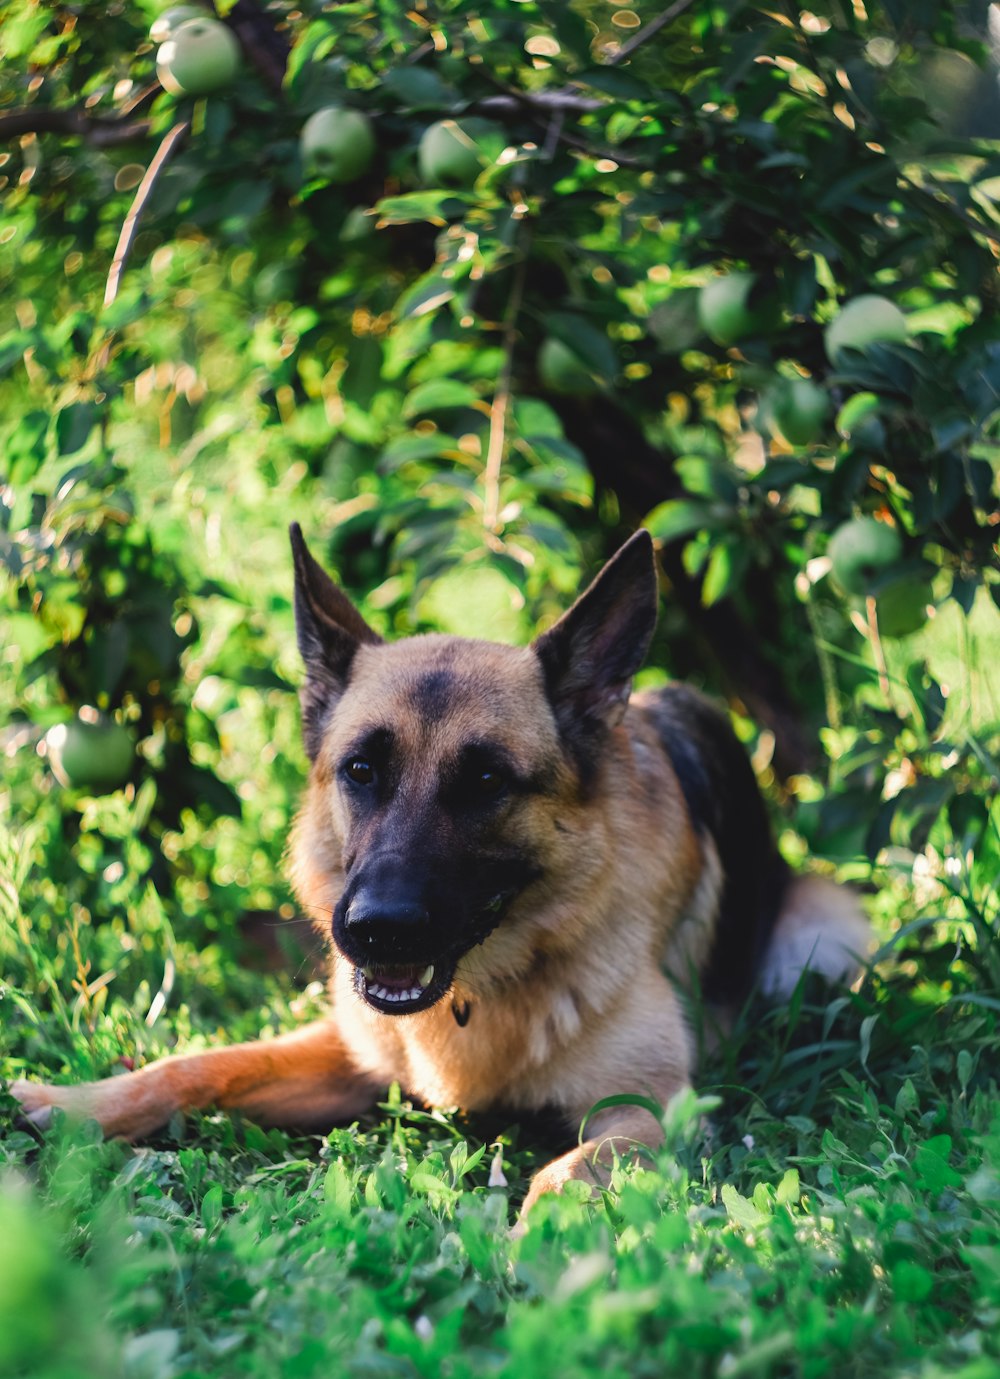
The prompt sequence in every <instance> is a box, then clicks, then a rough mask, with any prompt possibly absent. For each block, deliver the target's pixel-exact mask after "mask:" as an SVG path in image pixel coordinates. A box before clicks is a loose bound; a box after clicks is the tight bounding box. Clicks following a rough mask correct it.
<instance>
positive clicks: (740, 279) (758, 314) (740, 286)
mask: <svg viewBox="0 0 1000 1379" xmlns="http://www.w3.org/2000/svg"><path fill="white" fill-rule="evenodd" d="M756 286H757V275H756V274H755V273H742V272H740V273H726V274H724V275H723V276H722V277H718V278H711V279H710V280H709V281H708V282H707V283H706V284H705V286H704V287H703V288H702V289H701V292H700V293H699V296H698V319H699V320H700V321H701V324H702V328H703V329H704V331H705V334H706V335H708V336H709V337H710V338H711V339H712V340H714V341H715V343H716V344H717V345H724V346H729V345H735V344H736V342H737V340H745V339H746V337H747V336H748V335H760V334H761V333H762V332H765V331H767V330H770V329H771V327H772V326H773V325H774V324H775V322H776V320H777V310H776V304H775V302H774V301H773V299H770V298H766V299H765V300H763V301H754V302H751V300H750V298H751V294H752V293H753V292H754V289H755V288H756Z"/></svg>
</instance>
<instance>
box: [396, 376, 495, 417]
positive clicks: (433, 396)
mask: <svg viewBox="0 0 1000 1379" xmlns="http://www.w3.org/2000/svg"><path fill="white" fill-rule="evenodd" d="M478 401H479V394H478V393H477V392H476V391H475V389H474V388H470V387H469V385H468V383H461V382H460V381H459V380H458V379H456V378H433V379H431V380H430V382H428V383H421V384H420V385H419V386H418V387H416V388H414V389H413V391H412V392H411V393H410V394H409V395H408V396H407V399H406V401H405V402H404V403H403V416H404V417H406V418H407V419H408V420H412V419H413V418H414V417H419V416H423V415H425V413H427V412H441V411H445V412H446V411H453V410H454V409H455V408H456V407H471V406H473V405H474V404H475V403H477V402H478Z"/></svg>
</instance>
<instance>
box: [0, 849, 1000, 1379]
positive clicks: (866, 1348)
mask: <svg viewBox="0 0 1000 1379" xmlns="http://www.w3.org/2000/svg"><path fill="white" fill-rule="evenodd" d="M2 852H3V857H2V864H0V874H2V876H3V884H2V888H0V893H2V897H3V899H2V902H0V906H2V908H0V915H2V919H0V925H2V927H0V960H2V963H3V969H2V970H3V975H4V985H3V988H2V1005H0V1014H2V1017H3V1043H2V1052H3V1059H2V1062H0V1072H2V1073H3V1074H4V1075H6V1076H16V1075H20V1074H21V1073H22V1072H23V1071H25V1070H30V1071H31V1072H32V1073H33V1074H39V1075H55V1076H57V1077H68V1078H77V1077H85V1076H90V1075H93V1074H94V1073H102V1074H103V1073H108V1072H112V1071H113V1070H114V1067H115V1065H116V1062H117V1061H118V1059H119V1057H120V1055H121V1054H122V1053H127V1054H136V1053H137V1054H139V1056H141V1057H151V1056H155V1055H156V1054H158V1053H160V1052H162V1051H163V1050H165V1049H167V1048H169V1047H171V1046H172V1045H173V1043H174V1041H175V1040H179V1041H180V1042H181V1043H183V1044H185V1045H188V1046H191V1045H197V1044H201V1043H204V1042H209V1041H216V1040H224V1039H231V1038H237V1037H242V1036H246V1035H248V1034H251V1033H252V1032H253V1031H254V1029H255V1027H263V1028H266V1029H274V1028H278V1027H284V1026H287V1025H290V1024H292V1023H294V1022H295V1020H296V1019H300V1018H303V1017H304V1016H305V1015H307V1014H308V1013H309V1011H310V1010H311V1009H312V1007H313V1006H314V1005H315V1004H316V1002H317V1000H318V996H317V994H316V992H315V991H308V992H305V993H303V992H301V991H297V990H296V989H295V988H294V987H293V986H292V985H291V984H290V982H289V980H288V979H287V977H284V976H269V975H261V974H259V973H254V972H249V971H247V970H246V969H245V968H241V967H240V966H238V965H237V963H236V959H235V956H234V952H235V950H234V947H233V945H232V944H230V945H229V946H227V945H226V944H225V943H224V942H222V941H221V940H220V941H219V942H216V943H212V944H207V945H205V944H201V943H199V942H198V941H196V940H195V938H194V937H184V936H178V935H177V934H176V933H175V934H173V936H172V938H171V939H170V942H169V943H165V942H164V940H163V938H162V935H163V933H164V927H163V926H164V924H165V916H164V914H163V913H162V910H161V909H160V908H159V906H158V902H156V901H155V899H154V898H152V896H151V895H149V894H147V895H146V896H143V897H140V899H139V901H138V903H136V904H134V905H133V904H129V903H126V904H125V905H124V906H123V910H122V913H121V915H120V916H119V917H118V918H117V919H116V920H115V921H114V922H113V923H105V924H101V925H94V926H86V925H83V924H80V923H78V922H77V920H76V919H75V918H74V916H73V914H72V913H71V914H69V915H66V914H65V913H59V911H58V908H57V903H58V893H57V892H56V891H55V890H53V888H52V887H51V886H47V885H46V884H43V883H42V881H41V880H40V878H39V877H38V876H37V875H33V874H32V873H31V871H30V869H29V867H28V864H27V850H26V849H25V848H23V847H21V848H19V847H17V846H15V845H14V843H13V841H12V840H11V839H6V840H5V841H4V847H3V849H2ZM908 896H909V891H908V889H907V888H905V887H893V886H892V885H891V884H890V883H889V881H888V879H886V884H885V886H884V888H883V891H882V894H881V899H880V901H879V905H880V907H881V910H882V911H884V912H885V913H884V914H883V915H882V919H881V922H883V923H885V922H886V919H887V916H889V915H890V912H891V916H892V917H893V918H894V920H895V922H896V923H898V922H899V920H900V919H905V918H907V914H906V911H905V902H906V899H907V897H908ZM939 899H940V897H939ZM938 915H939V917H935V916H934V915H931V914H926V915H924V916H923V917H922V918H920V917H915V916H910V918H911V920H912V922H911V923H910V924H909V925H908V926H906V927H905V928H904V929H903V930H902V932H901V933H900V934H899V935H898V936H897V938H896V939H895V940H894V943H893V945H892V948H893V951H892V952H891V954H889V953H887V954H886V955H885V960H884V961H883V962H882V963H881V964H880V965H879V969H878V971H877V972H876V973H875V974H874V975H873V976H872V977H871V979H870V980H869V981H868V982H867V983H866V984H865V985H864V987H863V988H862V989H861V991H860V992H858V993H855V994H849V993H832V994H831V993H829V992H826V991H822V990H817V989H813V988H812V987H808V988H802V989H800V990H799V992H798V993H797V995H796V997H795V999H794V1000H793V1002H792V1006H791V1009H790V1010H787V1011H773V1010H769V1009H768V1008H767V1007H765V1006H762V1005H754V1006H752V1007H751V1008H750V1009H748V1010H747V1011H746V1012H745V1013H744V1017H743V1018H742V1019H741V1021H740V1022H739V1023H738V1025H737V1028H736V1030H735V1031H734V1033H733V1035H732V1037H731V1039H729V1040H728V1041H726V1042H725V1043H724V1044H723V1045H722V1046H721V1047H720V1048H719V1049H718V1050H717V1051H716V1052H715V1053H714V1054H712V1055H711V1056H710V1057H709V1058H707V1060H706V1062H705V1066H704V1068H703V1071H702V1077H701V1082H700V1087H701V1090H702V1092H703V1093H704V1094H705V1096H704V1097H703V1099H702V1100H701V1101H699V1100H698V1099H696V1098H695V1096H694V1095H693V1094H692V1095H690V1096H689V1097H686V1098H682V1099H681V1100H680V1101H679V1102H678V1103H677V1104H675V1105H673V1106H671V1107H670V1108H668V1109H667V1113H666V1121H667V1145H666V1147H665V1149H664V1150H663V1152H662V1153H660V1154H659V1155H658V1156H656V1159H655V1162H653V1161H650V1162H648V1163H643V1164H641V1165H639V1166H630V1167H627V1168H626V1167H622V1168H621V1169H620V1170H619V1171H618V1173H617V1174H616V1176H615V1180H614V1183H613V1185H612V1188H611V1190H610V1191H609V1192H608V1193H607V1194H605V1195H604V1197H603V1198H602V1199H601V1200H599V1201H598V1202H596V1203H586V1202H584V1201H582V1200H580V1199H579V1197H578V1196H576V1195H571V1194H567V1195H566V1197H564V1198H563V1199H559V1200H551V1201H546V1202H545V1203H543V1204H542V1206H541V1208H540V1210H539V1212H538V1214H537V1216H536V1217H535V1218H534V1219H533V1220H532V1223H531V1229H530V1230H529V1231H528V1233H527V1235H526V1236H525V1237H524V1238H523V1239H521V1240H517V1241H512V1240H511V1239H510V1237H509V1234H508V1227H509V1225H510V1224H511V1222H512V1221H513V1219H514V1217H515V1213H516V1208H517V1203H518V1201H519V1199H520V1197H521V1195H522V1193H523V1191H524V1189H525V1185H526V1183H527V1180H528V1178H529V1176H530V1173H531V1171H532V1169H533V1167H535V1166H537V1164H538V1163H539V1162H541V1161H542V1159H543V1156H544V1153H545V1147H544V1145H542V1144H541V1143H540V1142H537V1141H536V1140H534V1139H533V1138H532V1137H531V1134H530V1133H526V1132H524V1131H523V1130H521V1129H519V1128H518V1127H516V1126H497V1125H486V1124H484V1123H480V1122H473V1123H469V1122H466V1121H465V1120H463V1119H462V1118H460V1117H459V1116H457V1115H455V1114H439V1113H434V1114H428V1113H426V1112H422V1111H420V1110H417V1109H414V1108H412V1107H410V1106H409V1105H408V1104H407V1103H406V1102H405V1101H404V1100H402V1099H400V1097H399V1096H398V1094H396V1095H391V1096H390V1098H389V1100H388V1101H387V1102H386V1104H385V1106H384V1107H383V1108H382V1111H381V1112H380V1114H379V1115H377V1116H376V1117H373V1118H372V1119H371V1120H369V1121H366V1122H365V1123H363V1124H362V1125H361V1126H360V1127H357V1126H355V1127H348V1128H342V1129H337V1130H334V1131H333V1132H332V1133H331V1134H330V1135H329V1136H328V1137H326V1138H317V1137H310V1138H297V1137H292V1136H288V1135H285V1134H280V1133H277V1132H270V1133H268V1132H264V1131H262V1130H260V1129H259V1128H257V1127H255V1126H253V1125H251V1124H248V1123H244V1122H240V1121H238V1120H234V1119H230V1118H227V1117H223V1116H216V1115H206V1116H191V1117H187V1118H186V1119H183V1120H181V1119H180V1118H178V1120H177V1121H176V1122H175V1123H174V1124H172V1125H171V1126H170V1127H169V1129H168V1130H167V1131H166V1132H165V1133H164V1134H163V1136H162V1137H161V1138H160V1139H158V1140H157V1141H156V1142H155V1143H153V1144H152V1145H149V1146H145V1147H142V1148H139V1149H134V1148H131V1147H128V1146H126V1145H123V1144H119V1143H112V1144H104V1143H102V1142H100V1141H99V1139H98V1137H97V1135H96V1131H95V1128H94V1127H92V1126H87V1125H73V1124H69V1123H66V1122H60V1123H58V1124H57V1125H56V1126H55V1128H54V1129H53V1130H52V1131H51V1132H50V1133H49V1134H47V1135H46V1136H44V1137H40V1136H37V1135H35V1134H33V1133H28V1132H26V1131H25V1130H24V1129H21V1128H18V1126H17V1124H16V1121H15V1118H14V1115H13V1110H14V1108H13V1106H12V1104H11V1102H10V1101H9V1099H8V1098H6V1097H4V1096H2V1095H0V1134H2V1139H0V1161H2V1164H3V1167H2V1170H0V1375H3V1376H4V1379H8V1377H9V1379H15V1377H17V1379H21V1376H23V1379H78V1377H79V1379H83V1376H89V1375H92V1374H100V1375H102V1376H109V1377H110V1376H119V1375H120V1376H124V1377H126V1379H195V1377H196V1376H206V1379H207V1376H212V1379H224V1376H230V1375H232V1376H260V1377H261V1379H278V1377H279V1376H280V1377H282V1379H283V1377H284V1376H289V1379H292V1377H293V1376H294V1377H295V1379H298V1376H302V1379H311V1377H312V1376H316V1379H320V1377H321V1376H322V1379H328V1376H331V1375H339V1374H345V1375H352V1376H353V1375H359V1376H360V1375H364V1376H369V1375H370V1376H395V1375H399V1376H413V1375H420V1376H439V1375H455V1376H466V1375H468V1376H472V1375H475V1376H483V1375H487V1376H488V1375H519V1376H520V1375H528V1376H531V1375H539V1376H545V1377H546V1379H549V1377H550V1376H556V1375H558V1376H560V1379H562V1376H576V1375H581V1376H583V1375H588V1376H589V1375H594V1374H597V1373H608V1374H629V1375H649V1376H660V1375H664V1374H668V1375H672V1374H678V1375H680V1374H683V1375H684V1376H685V1379H688V1376H696V1375H706V1376H707V1375H713V1376H714V1375H719V1376H737V1375H740V1376H742V1375H747V1376H770V1375H774V1376H780V1375H806V1376H821V1375H845V1376H848V1375H850V1376H855V1375H856V1376H863V1375H865V1376H866V1375H871V1376H886V1375H892V1376H895V1375H915V1376H917V1375H919V1376H932V1375H939V1374H941V1375H944V1374H949V1375H956V1374H957V1375H960V1376H963V1379H980V1377H981V1379H986V1376H992V1375H994V1374H996V1373H997V1372H998V1367H1000V1097H998V1094H997V1088H996V1083H995V1082H994V1080H993V1074H994V1071H995V1067H996V1048H997V1046H998V1041H997V1009H998V1008H1000V1003H998V1002H996V1001H995V1000H993V999H992V998H991V997H990V996H989V995H987V994H985V992H986V985H987V983H986V981H985V980H984V976H985V973H984V969H983V967H982V962H983V961H984V960H985V958H986V957H987V956H989V955H988V954H987V953H986V951H985V950H986V945H987V937H988V936H987V935H984V934H983V933H981V932H978V931H977V929H976V926H975V924H974V923H973V922H972V921H971V920H970V919H969V904H968V903H967V898H966V901H963V900H962V899H961V897H959V899H958V900H957V901H956V900H955V899H954V898H952V899H951V900H948V902H947V904H946V905H944V906H943V908H939V911H938ZM166 932H168V933H169V929H168V930H167V931H166ZM157 934H159V935H161V937H160V938H159V939H158V940H156V941H154V936H155V935H157ZM123 937H125V938H126V939H127V940H128V941H127V942H126V943H125V944H124V945H123V943H122V939H123ZM168 951H169V952H170V953H171V955H172V962H173V964H174V966H175V968H176V979H175V982H174V985H173V987H172V989H171V990H170V992H169V995H168V996H167V998H166V1001H165V1004H164V1001H163V1000H160V1001H156V996H157V993H158V992H161V991H163V992H165V991H166V990H167V985H166V984H165V983H164V981H163V975H164V953H165V952H168ZM109 972H113V973H115V974H116V975H114V977H113V979H110V980H109V979H107V974H108V973H109ZM102 978H104V979H105V981H104V984H101V979H102ZM74 983H75V986H74ZM95 988H96V989H95ZM119 988H120V989H119ZM154 1003H155V1007H156V1008H158V1009H160V1010H161V1013H160V1015H159V1018H158V1019H157V1020H156V1021H155V1022H154V1023H153V1025H152V1026H149V1025H147V1024H146V1023H145V1018H144V1017H145V1015H146V1012H147V1011H148V1010H149V1009H150V1007H151V1006H153V1005H154ZM497 1167H500V1168H502V1173H503V1176H504V1178H506V1180H507V1185H506V1186H490V1181H491V1168H492V1169H493V1171H494V1174H495V1172H496V1168H497ZM493 1181H494V1182H495V1181H497V1179H496V1177H495V1176H494V1178H493Z"/></svg>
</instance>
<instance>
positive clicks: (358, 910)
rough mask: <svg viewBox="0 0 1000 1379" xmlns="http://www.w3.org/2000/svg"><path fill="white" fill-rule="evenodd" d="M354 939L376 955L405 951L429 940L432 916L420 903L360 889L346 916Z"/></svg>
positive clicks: (406, 898) (345, 921) (346, 925)
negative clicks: (427, 937) (397, 950)
mask: <svg viewBox="0 0 1000 1379" xmlns="http://www.w3.org/2000/svg"><path fill="white" fill-rule="evenodd" d="M344 927H345V929H346V930H347V932H348V934H350V936H351V938H352V939H353V940H354V941H355V942H356V943H358V944H360V945H361V946H362V947H364V948H368V949H370V950H371V951H372V952H373V953H374V952H377V953H379V954H382V953H384V954H389V953H391V952H393V951H394V950H396V949H401V950H406V949H410V948H412V947H414V946H416V945H418V944H420V942H421V940H423V939H424V938H426V935H427V931H428V929H429V927H430V914H429V912H428V910H427V907H426V906H425V905H423V904H421V903H420V901H418V900H415V899H413V898H408V897H406V896H403V895H392V894H391V893H385V892H379V891H377V890H375V889H369V888H367V887H360V888H359V889H358V890H357V891H355V893H354V897H353V899H352V900H351V903H350V905H349V906H348V907H347V912H346V914H345V915H344Z"/></svg>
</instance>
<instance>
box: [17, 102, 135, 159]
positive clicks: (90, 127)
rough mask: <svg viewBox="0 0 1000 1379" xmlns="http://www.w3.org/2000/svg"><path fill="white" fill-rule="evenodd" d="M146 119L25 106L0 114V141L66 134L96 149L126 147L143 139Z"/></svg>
mask: <svg viewBox="0 0 1000 1379" xmlns="http://www.w3.org/2000/svg"><path fill="white" fill-rule="evenodd" d="M148 133H149V121H148V120H131V121H130V120H127V119H124V118H122V116H117V115H116V116H108V115H88V114H87V113H86V112H85V111H83V110H76V109H68V110H55V109H52V108H51V107H48V106H30V105H29V106H26V107H25V108H24V109H23V110H12V111H11V112H10V114H8V115H0V140H7V139H17V138H19V137H20V136H21V135H23V134H69V135H71V136H72V137H74V138H77V139H86V141H87V142H88V143H89V144H94V145H95V147H98V148H111V147H112V146H114V145H115V144H128V143H131V142H132V141H133V140H135V139H144V138H145V137H146V135H147V134H148Z"/></svg>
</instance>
